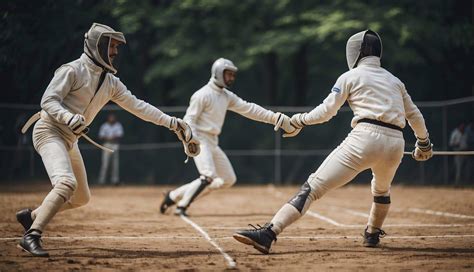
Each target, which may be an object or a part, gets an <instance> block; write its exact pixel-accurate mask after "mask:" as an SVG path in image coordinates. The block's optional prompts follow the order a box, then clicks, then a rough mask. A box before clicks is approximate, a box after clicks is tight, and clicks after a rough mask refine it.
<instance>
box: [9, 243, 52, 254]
mask: <svg viewBox="0 0 474 272" xmlns="http://www.w3.org/2000/svg"><path fill="white" fill-rule="evenodd" d="M16 247H17V248H19V249H21V250H22V251H24V252H26V253H29V254H31V255H32V256H33V257H49V253H46V255H35V254H33V253H31V252H30V251H28V250H27V249H25V248H24V247H22V246H21V245H20V244H17V245H16Z"/></svg>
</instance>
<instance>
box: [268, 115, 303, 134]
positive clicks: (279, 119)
mask: <svg viewBox="0 0 474 272" xmlns="http://www.w3.org/2000/svg"><path fill="white" fill-rule="evenodd" d="M274 119H275V121H274V125H275V127H274V128H273V129H274V130H275V131H278V129H280V128H281V129H283V130H284V131H285V133H284V134H283V137H293V136H296V135H298V133H300V131H301V129H297V128H295V127H294V126H293V125H292V124H291V122H290V117H288V116H287V115H285V114H283V113H281V112H277V113H275V116H274Z"/></svg>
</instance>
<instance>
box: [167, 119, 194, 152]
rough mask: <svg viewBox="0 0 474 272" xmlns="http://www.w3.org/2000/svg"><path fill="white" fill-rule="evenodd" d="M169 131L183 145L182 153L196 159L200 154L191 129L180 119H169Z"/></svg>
mask: <svg viewBox="0 0 474 272" xmlns="http://www.w3.org/2000/svg"><path fill="white" fill-rule="evenodd" d="M170 130H172V131H173V132H174V133H175V134H176V136H178V139H179V140H180V141H181V142H182V143H183V146H184V153H186V155H188V156H189V157H196V156H197V155H199V153H200V152H201V147H200V143H199V140H198V139H195V138H194V137H193V132H192V130H191V127H190V126H189V125H188V124H187V123H186V122H185V121H183V120H182V119H180V118H176V117H171V122H170Z"/></svg>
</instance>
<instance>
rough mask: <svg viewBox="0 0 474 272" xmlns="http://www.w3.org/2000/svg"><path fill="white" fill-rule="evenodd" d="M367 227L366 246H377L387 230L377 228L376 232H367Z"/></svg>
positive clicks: (365, 233) (365, 232) (365, 231)
mask: <svg viewBox="0 0 474 272" xmlns="http://www.w3.org/2000/svg"><path fill="white" fill-rule="evenodd" d="M367 229H368V227H367V228H365V230H364V246H365V247H376V246H377V245H378V244H379V243H380V238H383V237H385V235H386V233H385V231H383V230H381V229H377V231H375V232H374V233H369V232H367Z"/></svg>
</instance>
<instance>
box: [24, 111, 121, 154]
mask: <svg viewBox="0 0 474 272" xmlns="http://www.w3.org/2000/svg"><path fill="white" fill-rule="evenodd" d="M40 118H41V112H40V111H39V112H37V113H35V114H33V115H32V116H31V117H30V119H28V121H26V123H25V124H24V125H23V127H22V128H21V133H23V134H25V133H26V132H27V131H28V129H29V128H30V127H31V125H33V124H34V123H35V122H36V121H38V120H39V119H40ZM79 136H82V137H84V139H86V140H87V141H89V143H91V144H93V145H95V146H96V147H98V148H100V149H102V150H104V151H107V152H110V153H114V150H113V149H110V148H107V147H105V146H102V145H100V144H98V143H97V142H95V141H94V140H92V139H91V138H89V136H87V135H86V134H85V133H83V132H81V134H79Z"/></svg>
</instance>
